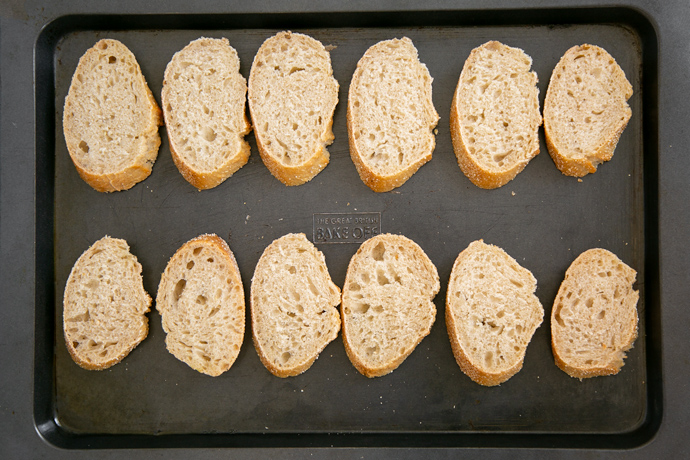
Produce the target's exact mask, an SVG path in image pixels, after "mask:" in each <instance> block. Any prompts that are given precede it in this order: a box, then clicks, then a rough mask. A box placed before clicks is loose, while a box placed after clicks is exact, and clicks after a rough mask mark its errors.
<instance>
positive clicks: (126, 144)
mask: <svg viewBox="0 0 690 460" xmlns="http://www.w3.org/2000/svg"><path fill="white" fill-rule="evenodd" d="M162 124H163V117H162V115H161V110H160V108H159V107H158V104H157V103H156V100H155V99H154V98H153V94H152V93H151V90H150V89H149V87H148V85H147V84H146V80H145V79H144V75H143V74H142V73H141V69H140V68H139V64H138V63H137V60H136V58H135V57H134V55H133V54H132V52H131V51H130V50H129V49H127V47H126V46H125V45H123V44H122V43H120V42H119V41H117V40H110V39H103V40H100V41H99V42H98V43H96V44H95V45H94V46H93V48H90V49H89V50H87V51H86V53H84V55H83V56H82V57H81V59H79V64H78V65H77V69H76V70H75V71H74V76H73V77H72V83H71V84H70V87H69V92H68V93H67V97H66V98H65V107H64V112H63V118H62V127H63V131H64V134H65V142H66V143H67V150H69V154H70V157H71V158H72V162H74V166H75V167H76V168H77V172H78V173H79V176H81V178H82V179H83V180H84V181H85V182H86V183H87V184H89V185H90V186H91V187H93V188H94V189H96V190H98V191H99V192H114V191H118V190H127V189H130V188H132V187H134V185H136V184H137V183H139V182H141V181H142V180H144V179H146V178H147V177H148V176H149V175H150V174H151V169H152V168H153V163H155V161H156V157H157V156H158V147H159V146H160V144H161V139H160V136H159V135H158V126H160V125H162Z"/></svg>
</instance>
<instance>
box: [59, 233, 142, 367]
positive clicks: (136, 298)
mask: <svg viewBox="0 0 690 460" xmlns="http://www.w3.org/2000/svg"><path fill="white" fill-rule="evenodd" d="M150 306H151V297H149V295H148V294H147V293H146V291H145V290H144V284H143V281H142V277H141V265H140V264H139V262H138V261H137V258H136V257H135V256H134V255H132V253H130V252H129V246H128V245H127V242H126V241H125V240H120V239H117V238H110V237H108V236H105V237H103V238H101V239H100V240H98V241H96V242H95V243H94V244H93V245H92V246H91V247H90V248H88V249H87V250H86V251H84V253H83V254H82V255H81V256H80V257H79V259H78V260H77V262H76V263H75V264H74V267H72V271H71V272H70V274H69V278H68V279H67V285H66V286H65V294H64V300H63V313H62V318H63V330H64V334H65V342H66V344H67V350H69V353H70V355H71V356H72V359H73V360H74V362H75V363H77V364H78V365H79V366H81V367H83V368H84V369H89V370H102V369H107V368H109V367H111V366H113V365H115V364H117V363H119V362H120V361H122V359H124V358H125V356H127V355H128V354H129V353H130V352H131V351H132V350H133V349H134V347H136V346H137V345H139V343H140V342H141V341H142V340H144V339H145V338H146V336H147V335H148V332H149V320H148V318H147V317H146V313H147V312H148V311H149V310H150Z"/></svg>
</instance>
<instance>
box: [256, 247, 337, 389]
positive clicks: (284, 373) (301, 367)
mask: <svg viewBox="0 0 690 460" xmlns="http://www.w3.org/2000/svg"><path fill="white" fill-rule="evenodd" d="M290 240H297V242H298V243H299V242H302V241H306V242H309V240H307V238H306V236H305V235H304V234H303V233H297V234H295V233H289V234H287V235H284V236H282V237H280V238H278V239H277V240H275V241H273V242H272V243H271V244H270V245H268V246H267V247H266V249H264V252H263V253H262V255H261V257H260V258H259V262H257V266H256V270H255V271H254V276H253V277H252V287H251V293H250V297H249V304H250V311H251V321H252V340H253V343H254V348H255V349H256V352H257V354H258V355H259V359H260V360H261V363H262V364H263V365H264V366H265V367H266V369H268V371H269V372H270V373H271V374H273V375H275V376H276V377H281V378H285V377H294V376H297V375H299V374H302V373H304V372H305V371H306V370H307V369H309V368H310V367H311V366H312V364H314V362H315V361H316V359H317V358H318V357H319V355H320V354H321V352H322V351H323V350H324V349H325V348H326V346H328V344H329V343H331V342H332V341H333V340H335V339H336V337H338V332H339V331H340V316H338V311H337V309H336V307H337V304H338V303H339V302H340V289H339V288H338V286H336V285H335V284H334V283H333V282H332V281H331V278H330V275H329V274H328V268H327V266H326V258H325V257H324V255H323V253H322V252H321V251H319V250H318V249H316V247H314V246H313V245H312V248H313V251H314V252H312V255H313V257H314V258H315V259H316V261H317V263H319V264H321V266H322V267H324V270H325V272H324V276H325V277H327V278H328V279H327V284H328V285H329V287H330V288H331V290H332V291H334V292H336V293H337V294H336V297H335V298H334V299H331V300H332V302H333V303H335V305H326V304H324V305H323V308H324V310H326V308H327V307H328V308H332V309H334V312H335V315H336V316H337V325H336V326H337V327H335V328H334V329H333V330H332V334H331V335H330V336H324V337H323V339H322V340H321V344H320V346H319V347H318V348H317V350H316V351H315V353H313V354H312V355H311V356H308V357H307V358H306V359H305V360H304V361H302V362H298V363H296V364H295V365H293V366H291V367H280V366H277V365H275V364H274V362H273V360H272V359H271V358H270V357H269V356H268V354H267V353H266V351H265V350H264V347H263V345H262V342H261V339H260V337H259V334H260V332H259V321H258V318H257V317H258V314H259V312H258V309H259V305H258V302H257V299H256V297H257V294H256V286H255V283H254V278H255V277H256V276H257V272H258V271H259V270H260V265H261V263H262V259H264V257H266V255H267V254H269V253H270V252H271V251H273V250H278V249H277V248H278V247H279V246H280V245H285V244H290ZM310 244H311V243H310ZM328 319H329V318H328V317H327V318H325V319H324V321H328ZM305 327H306V326H305Z"/></svg>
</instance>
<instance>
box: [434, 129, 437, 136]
mask: <svg viewBox="0 0 690 460" xmlns="http://www.w3.org/2000/svg"><path fill="white" fill-rule="evenodd" d="M434 134H436V135H437V136H438V128H436V129H434Z"/></svg>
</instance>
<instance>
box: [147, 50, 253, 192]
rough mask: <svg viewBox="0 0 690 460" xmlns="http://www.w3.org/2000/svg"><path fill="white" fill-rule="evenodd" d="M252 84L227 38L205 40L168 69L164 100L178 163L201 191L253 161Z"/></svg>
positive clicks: (172, 149)
mask: <svg viewBox="0 0 690 460" xmlns="http://www.w3.org/2000/svg"><path fill="white" fill-rule="evenodd" d="M246 98H247V82H246V80H245V79H244V77H243V76H242V74H240V58H239V56H237V51H235V49H234V48H233V47H231V46H230V44H229V43H228V40H227V38H222V39H213V38H199V39H197V40H194V41H192V42H191V43H189V44H188V45H187V46H185V47H184V48H183V49H182V50H181V51H178V52H177V53H175V55H174V56H173V57H172V59H171V61H170V62H169V63H168V66H167V67H166V68H165V79H164V80H163V91H162V93H161V100H162V104H163V115H164V116H165V124H166V127H167V131H168V139H169V140H170V152H171V153H172V158H173V161H174V162H175V165H176V166H177V169H179V170H180V173H182V176H183V177H184V178H185V179H186V180H187V182H189V183H190V184H192V185H193V186H194V187H196V188H197V189H199V190H207V189H210V188H213V187H215V186H217V185H219V184H220V183H222V182H223V181H224V180H225V179H227V178H228V177H230V176H232V175H233V174H234V173H235V172H236V171H237V170H238V169H240V168H241V167H242V166H244V165H245V164H246V163H247V161H248V160H249V143H247V141H245V140H244V136H245V135H246V134H249V132H250V131H251V125H250V124H249V120H247V116H246V114H245V101H246Z"/></svg>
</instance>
